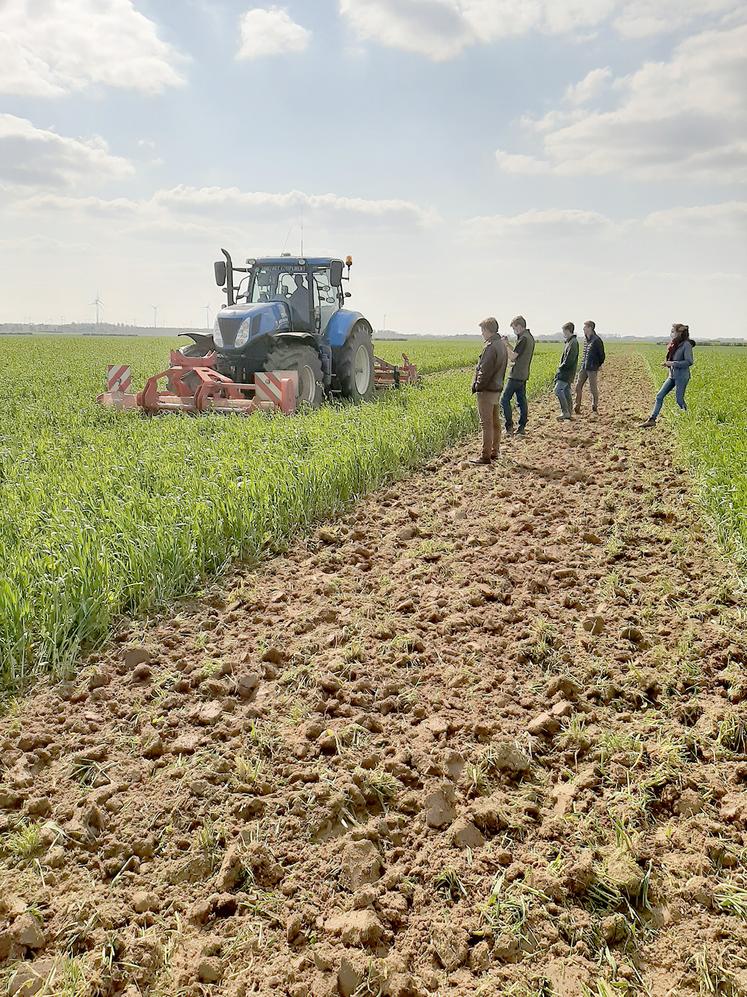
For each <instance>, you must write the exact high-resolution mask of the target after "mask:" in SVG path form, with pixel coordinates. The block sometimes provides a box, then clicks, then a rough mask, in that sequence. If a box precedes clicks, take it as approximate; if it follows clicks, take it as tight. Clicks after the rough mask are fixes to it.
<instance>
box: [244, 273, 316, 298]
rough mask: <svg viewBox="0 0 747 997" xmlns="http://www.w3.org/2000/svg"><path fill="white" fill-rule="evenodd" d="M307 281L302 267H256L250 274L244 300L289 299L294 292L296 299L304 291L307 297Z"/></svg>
mask: <svg viewBox="0 0 747 997" xmlns="http://www.w3.org/2000/svg"><path fill="white" fill-rule="evenodd" d="M308 283H309V281H308V275H307V273H306V270H305V268H303V267H288V266H282V267H281V266H277V267H272V266H270V267H258V268H257V269H256V270H255V271H254V273H253V274H252V279H251V281H250V283H249V287H248V288H247V292H246V300H247V301H251V302H252V303H254V302H258V301H290V299H291V298H292V297H293V295H294V294H295V295H296V299H298V298H299V297H300V293H305V294H306V296H307V297H308V293H309V288H308ZM297 292H299V293H297Z"/></svg>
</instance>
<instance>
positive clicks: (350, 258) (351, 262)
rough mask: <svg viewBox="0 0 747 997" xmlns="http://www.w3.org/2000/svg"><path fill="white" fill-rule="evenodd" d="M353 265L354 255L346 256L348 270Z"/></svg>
mask: <svg viewBox="0 0 747 997" xmlns="http://www.w3.org/2000/svg"><path fill="white" fill-rule="evenodd" d="M352 265H353V257H352V256H346V257H345V266H346V267H347V268H348V270H349V269H350V268H351V267H352Z"/></svg>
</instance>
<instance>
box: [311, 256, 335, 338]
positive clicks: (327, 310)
mask: <svg viewBox="0 0 747 997" xmlns="http://www.w3.org/2000/svg"><path fill="white" fill-rule="evenodd" d="M329 277H330V275H329V267H325V268H323V269H319V270H315V271H314V312H315V317H316V321H317V329H318V331H319V335H320V336H323V335H324V333H325V332H326V331H327V326H328V325H329V320H330V319H331V318H332V316H333V315H334V314H335V312H336V311H338V310H339V308H340V301H339V296H338V292H337V288H335V287H332V285H331V284H330V279H329Z"/></svg>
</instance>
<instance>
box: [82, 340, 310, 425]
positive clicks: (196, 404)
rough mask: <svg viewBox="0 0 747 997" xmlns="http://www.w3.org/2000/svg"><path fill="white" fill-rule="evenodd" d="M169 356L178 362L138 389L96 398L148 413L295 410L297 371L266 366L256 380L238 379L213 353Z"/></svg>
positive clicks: (287, 413)
mask: <svg viewBox="0 0 747 997" xmlns="http://www.w3.org/2000/svg"><path fill="white" fill-rule="evenodd" d="M171 361H172V363H173V364H174V366H172V367H169V368H168V369H167V370H162V371H161V372H160V373H159V374H154V375H153V376H152V377H149V378H148V380H147V381H146V382H145V387H144V388H143V390H142V391H139V392H138V393H137V395H133V394H131V393H129V392H123V391H107V392H106V393H105V394H103V395H99V396H98V399H97V400H98V401H99V402H100V403H101V404H102V405H105V406H107V407H108V408H114V409H134V408H139V409H141V410H142V411H143V412H147V413H148V414H149V415H156V414H158V413H161V412H186V413H188V414H193V415H196V414H204V413H209V412H213V413H220V414H222V415H231V414H234V415H251V414H252V412H278V411H280V412H282V413H283V414H284V415H293V413H294V412H295V411H296V396H297V394H298V374H297V373H296V371H287V370H282V371H268V372H267V373H262V374H257V375H255V383H254V384H237V383H236V382H235V381H232V380H231V378H230V377H226V376H225V374H219V373H218V371H217V370H216V369H215V355H214V354H211V355H209V356H207V357H185V356H184V355H183V354H182V353H172V355H171ZM163 381H165V382H166V383H165V385H164V384H162V383H161V382H163Z"/></svg>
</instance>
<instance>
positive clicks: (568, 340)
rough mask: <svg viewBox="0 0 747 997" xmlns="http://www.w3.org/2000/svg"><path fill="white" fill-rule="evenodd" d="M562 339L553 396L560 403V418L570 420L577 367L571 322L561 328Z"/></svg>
mask: <svg viewBox="0 0 747 997" xmlns="http://www.w3.org/2000/svg"><path fill="white" fill-rule="evenodd" d="M563 339H564V340H565V348H564V349H563V356H562V357H561V358H560V366H559V367H558V370H557V372H556V374H555V394H556V395H557V398H558V401H559V402H560V413H561V414H560V418H561V419H571V418H573V417H572V416H571V409H572V408H573V397H572V395H571V385H572V384H573V378H574V377H575V376H576V368H577V367H578V340H577V339H576V327H575V325H574V324H573V322H566V324H565V325H564V326H563Z"/></svg>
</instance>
